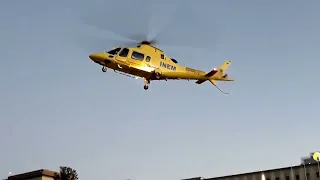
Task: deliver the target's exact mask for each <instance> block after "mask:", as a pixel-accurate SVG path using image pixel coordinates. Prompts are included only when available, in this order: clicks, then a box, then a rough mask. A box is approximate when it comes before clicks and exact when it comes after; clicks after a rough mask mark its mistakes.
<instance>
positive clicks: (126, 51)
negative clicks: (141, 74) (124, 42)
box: [119, 48, 129, 57]
mask: <svg viewBox="0 0 320 180" xmlns="http://www.w3.org/2000/svg"><path fill="white" fill-rule="evenodd" d="M128 54H129V49H127V48H123V49H122V51H121V52H120V53H119V56H120V57H127V56H128Z"/></svg>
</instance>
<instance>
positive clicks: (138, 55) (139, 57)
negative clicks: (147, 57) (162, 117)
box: [131, 51, 144, 61]
mask: <svg viewBox="0 0 320 180" xmlns="http://www.w3.org/2000/svg"><path fill="white" fill-rule="evenodd" d="M131 58H132V59H136V60H139V61H142V60H143V59H144V54H141V53H138V52H135V51H133V52H132V55H131Z"/></svg>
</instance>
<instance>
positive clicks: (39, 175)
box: [7, 169, 57, 180]
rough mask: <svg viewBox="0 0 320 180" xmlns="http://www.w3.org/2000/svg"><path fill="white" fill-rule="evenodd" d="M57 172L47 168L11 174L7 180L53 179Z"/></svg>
mask: <svg viewBox="0 0 320 180" xmlns="http://www.w3.org/2000/svg"><path fill="white" fill-rule="evenodd" d="M56 173H57V172H55V171H50V170H46V169H40V170H37V171H31V172H27V173H23V174H17V175H13V176H9V177H8V179H7V180H53V179H54V176H55V174H56Z"/></svg>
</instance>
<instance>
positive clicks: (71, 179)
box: [54, 166, 79, 180]
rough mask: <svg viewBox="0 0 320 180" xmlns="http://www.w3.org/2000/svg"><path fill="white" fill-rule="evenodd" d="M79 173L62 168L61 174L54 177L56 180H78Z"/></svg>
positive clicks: (65, 167) (68, 168)
mask: <svg viewBox="0 0 320 180" xmlns="http://www.w3.org/2000/svg"><path fill="white" fill-rule="evenodd" d="M78 179H79V177H78V173H77V171H76V170H74V169H72V168H70V167H67V166H60V173H56V174H55V175H54V180H78Z"/></svg>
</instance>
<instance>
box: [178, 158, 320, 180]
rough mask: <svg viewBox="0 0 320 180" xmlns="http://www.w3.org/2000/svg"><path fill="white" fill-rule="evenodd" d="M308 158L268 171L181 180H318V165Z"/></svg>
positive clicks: (319, 166) (319, 179) (319, 168)
mask: <svg viewBox="0 0 320 180" xmlns="http://www.w3.org/2000/svg"><path fill="white" fill-rule="evenodd" d="M312 156H313V153H310V157H305V158H302V159H301V161H302V162H301V164H300V165H297V166H292V167H284V168H278V169H270V170H264V171H256V172H249V173H243V174H235V175H228V176H221V177H213V178H201V177H195V178H188V179H183V180H320V177H319V171H320V165H319V162H318V161H315V160H314V159H313V157H312Z"/></svg>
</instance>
